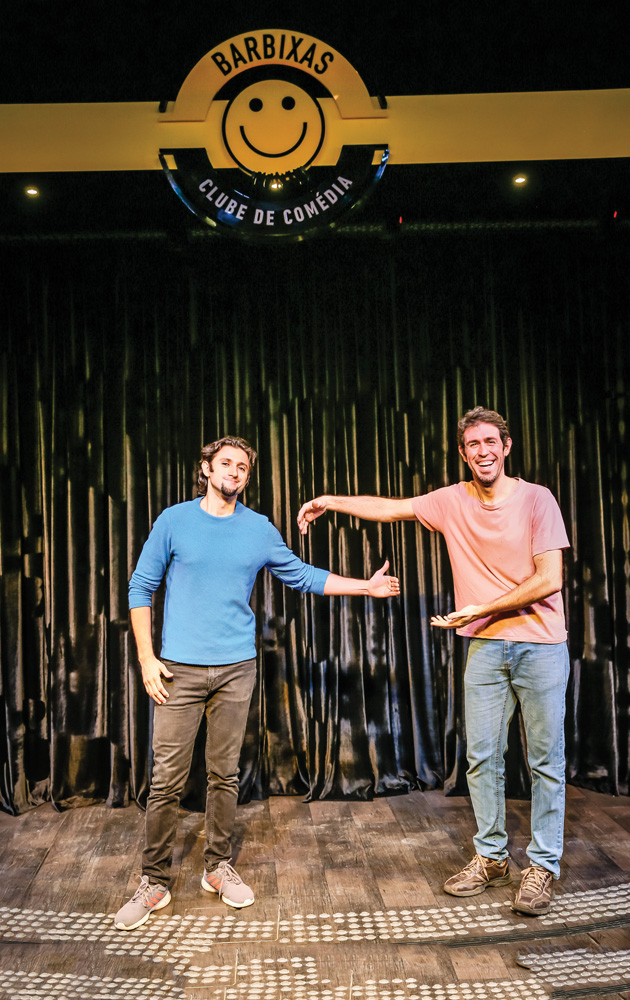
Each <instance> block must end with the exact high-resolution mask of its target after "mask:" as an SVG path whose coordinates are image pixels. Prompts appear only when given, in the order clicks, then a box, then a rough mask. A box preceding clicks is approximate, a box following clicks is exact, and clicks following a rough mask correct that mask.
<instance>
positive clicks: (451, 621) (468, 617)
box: [431, 604, 487, 628]
mask: <svg viewBox="0 0 630 1000" xmlns="http://www.w3.org/2000/svg"><path fill="white" fill-rule="evenodd" d="M486 614H487V612H486V611H485V610H484V608H483V607H476V606H475V605H474V604H469V605H467V607H465V608H462V610H461V611H451V613H450V615H434V616H433V618H432V619H431V624H432V625H435V626H436V627H437V628H463V627H464V625H470V623H471V622H475V621H477V619H478V618H484V617H485V615H486Z"/></svg>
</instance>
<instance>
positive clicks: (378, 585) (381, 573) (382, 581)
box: [368, 559, 400, 597]
mask: <svg viewBox="0 0 630 1000" xmlns="http://www.w3.org/2000/svg"><path fill="white" fill-rule="evenodd" d="M388 569H389V559H386V560H385V562H384V563H383V565H382V566H381V568H380V569H377V571H376V573H375V574H374V576H371V577H370V579H369V580H368V594H369V595H370V597H396V595H397V594H399V593H400V581H399V579H398V577H397V576H387V575H386V574H387V570H388Z"/></svg>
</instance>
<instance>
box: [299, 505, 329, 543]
mask: <svg viewBox="0 0 630 1000" xmlns="http://www.w3.org/2000/svg"><path fill="white" fill-rule="evenodd" d="M327 507H328V498H327V497H315V499H314V500H309V501H308V502H307V503H305V504H302V506H301V507H300V511H299V514H298V516H297V522H298V528H299V529H300V531H301V532H302V534H303V535H305V534H306V532H307V531H308V526H309V524H310V523H311V521H315V520H316V519H317V518H318V517H320V516H321V515H322V514H323V513H324V511H325V510H326V508H327Z"/></svg>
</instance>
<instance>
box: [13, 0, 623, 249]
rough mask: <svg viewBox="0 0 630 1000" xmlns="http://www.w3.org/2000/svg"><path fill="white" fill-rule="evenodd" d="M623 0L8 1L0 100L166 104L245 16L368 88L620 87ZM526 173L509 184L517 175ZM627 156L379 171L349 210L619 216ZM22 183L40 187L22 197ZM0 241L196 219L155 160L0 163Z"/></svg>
mask: <svg viewBox="0 0 630 1000" xmlns="http://www.w3.org/2000/svg"><path fill="white" fill-rule="evenodd" d="M628 10H629V8H628V5H627V0H603V2H599V3H594V2H591V0H588V2H586V0H582V2H577V0H573V2H572V3H568V2H565V0H521V2H519V3H516V2H514V0H476V2H466V3H464V2H460V0H404V2H402V0H390V2H388V3H387V2H386V3H383V4H380V3H374V2H370V0H363V2H357V0H338V2H337V3H336V4H335V5H333V4H321V3H320V4H317V3H313V4H312V5H309V6H306V5H305V4H296V3H290V4H289V3H287V2H284V0H279V2H277V3H273V4H269V3H267V4H266V3H262V2H260V3H256V4H254V3H252V2H251V0H235V2H232V3H231V4H230V3H225V2H224V3H222V4H220V5H219V4H215V3H210V2H202V0H172V2H171V3H165V2H163V0H158V2H155V0H154V2H144V0H125V2H121V0H111V2H104V0H98V2H93V0H88V2H82V3H67V2H65V3H60V2H59V0H23V2H22V3H21V4H18V3H12V4H10V5H7V7H6V8H5V10H4V12H3V26H2V37H3V46H2V59H1V60H0V94H1V95H2V101H3V103H31V102H36V103H48V102H51V103H52V102H66V101H68V102H72V101H86V102H95V101H107V102H109V101H153V100H155V101H160V100H173V99H174V98H175V96H176V94H177V92H178V90H179V87H180V85H181V83H182V81H183V80H184V78H185V76H186V75H187V73H188V71H189V70H190V68H191V67H192V66H193V65H195V63H196V62H197V61H198V60H199V59H200V58H201V56H203V55H204V54H205V53H206V52H208V51H209V50H210V49H211V48H213V47H214V46H215V45H217V44H218V43H220V42H221V41H224V40H225V39H226V38H229V37H231V36H233V35H237V34H239V33H241V32H243V31H249V30H252V29H255V28H264V27H268V28H287V29H289V30H295V31H301V32H306V33H309V34H311V35H314V36H315V37H317V38H321V39H322V40H324V41H326V42H327V43H329V44H330V45H331V46H333V47H334V48H336V49H338V50H339V51H340V52H341V53H342V54H343V55H344V56H346V57H347V58H348V60H349V61H350V62H351V64H352V65H353V66H354V67H355V68H356V69H357V70H358V72H359V73H360V75H361V76H362V78H363V79H364V81H365V82H366V84H367V86H368V89H369V90H370V92H371V93H373V94H383V95H395V94H432V93H482V92H490V91H493V92H503V91H526V90H583V89H601V88H617V87H629V86H630V60H629V59H628V56H627V39H628V28H629V27H630V23H629V21H630V18H629V16H628ZM517 169H521V170H526V171H527V173H528V176H529V178H530V183H529V184H528V185H527V187H526V188H524V189H521V190H517V189H515V188H514V186H513V185H512V183H511V178H512V177H513V176H514V173H515V172H516V170H517ZM629 180H630V169H629V163H628V161H627V160H588V161H584V160H582V161H579V160H571V161H554V162H549V161H545V162H537V163H531V164H526V163H518V164H514V163H490V164H488V163H472V164H458V165H449V164H445V165H431V166H423V165H418V166H412V167H402V166H399V167H396V166H392V167H389V168H387V170H386V171H385V175H384V177H383V180H382V181H381V184H380V185H379V186H378V188H377V189H376V191H375V193H374V195H373V196H372V198H371V199H370V200H369V201H368V202H367V203H366V205H365V206H364V207H362V208H360V209H358V210H357V212H356V213H355V214H354V220H353V221H355V222H358V223H361V224H366V225H368V224H370V225H374V224H379V225H383V226H386V227H387V226H395V225H397V224H398V220H399V219H400V218H401V217H402V219H403V224H408V225H410V226H411V225H420V226H423V225H439V224H457V223H464V224H466V223H470V222H485V223H506V224H522V223H527V224H538V223H540V224H548V223H549V222H550V221H553V220H565V221H569V222H574V223H585V222H588V221H591V222H598V223H601V222H605V223H606V222H607V223H610V222H611V220H612V219H613V217H614V213H615V212H616V213H617V217H616V221H617V222H618V223H623V222H624V220H625V219H627V218H628V217H629V216H628V213H629V210H630V200H629V199H628V195H627V188H628V181H629ZM27 181H35V182H36V183H37V185H38V187H39V188H40V190H41V197H40V198H39V199H37V201H34V200H31V201H28V200H27V199H26V198H25V197H24V194H23V192H24V187H25V184H26V182H27ZM0 210H1V212H2V216H1V217H2V222H1V223H0V238H2V237H4V238H5V239H6V238H7V237H9V238H10V237H11V236H15V235H19V234H31V235H35V234H38V233H40V234H54V233H77V232H80V233H83V234H89V233H97V232H101V231H111V232H116V231H126V232H137V231H139V230H142V231H146V230H152V229H153V230H156V229H159V230H162V229H165V230H172V229H178V228H179V229H184V230H185V229H189V230H192V229H198V228H199V226H200V223H199V222H198V221H197V220H196V219H195V218H194V217H193V216H192V215H189V213H188V212H187V211H186V209H185V208H184V207H183V205H181V203H180V202H179V200H178V199H177V198H176V197H175V196H174V195H173V193H172V191H171V189H170V188H169V186H168V184H167V182H166V180H165V178H164V177H163V176H162V175H161V173H160V172H158V171H154V172H151V173H147V174H145V173H142V174H138V173H136V174H128V173H125V174H120V173H118V174H103V173H98V174H92V173H90V174H73V175H67V174H45V175H38V176H36V177H28V178H27V177H22V176H16V175H14V174H12V175H0Z"/></svg>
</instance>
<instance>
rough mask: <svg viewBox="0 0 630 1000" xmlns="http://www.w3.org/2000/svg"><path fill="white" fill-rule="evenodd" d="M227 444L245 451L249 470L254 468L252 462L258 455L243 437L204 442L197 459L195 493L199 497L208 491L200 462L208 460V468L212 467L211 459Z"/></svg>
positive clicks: (206, 480)
mask: <svg viewBox="0 0 630 1000" xmlns="http://www.w3.org/2000/svg"><path fill="white" fill-rule="evenodd" d="M226 445H229V446H230V447H232V448H240V449H241V450H242V451H244V452H245V454H246V455H247V457H248V459H249V471H250V473H251V471H252V469H253V468H254V463H255V461H256V458H257V457H258V456H257V454H256V452H255V451H254V449H253V448H252V446H251V444H249V442H247V441H245V439H244V438H239V437H222V438H219V440H218V441H213V442H212V443H211V444H204V446H203V448H202V449H201V458H200V459H199V472H198V473H197V495H198V496H200V497H205V495H206V493H207V491H208V478H207V476H206V475H205V473H204V471H203V469H202V468H201V463H202V462H209V463H210V468H212V459H213V458H214V456H215V455H216V453H217V452H218V451H221V448H224V447H225V446H226Z"/></svg>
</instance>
